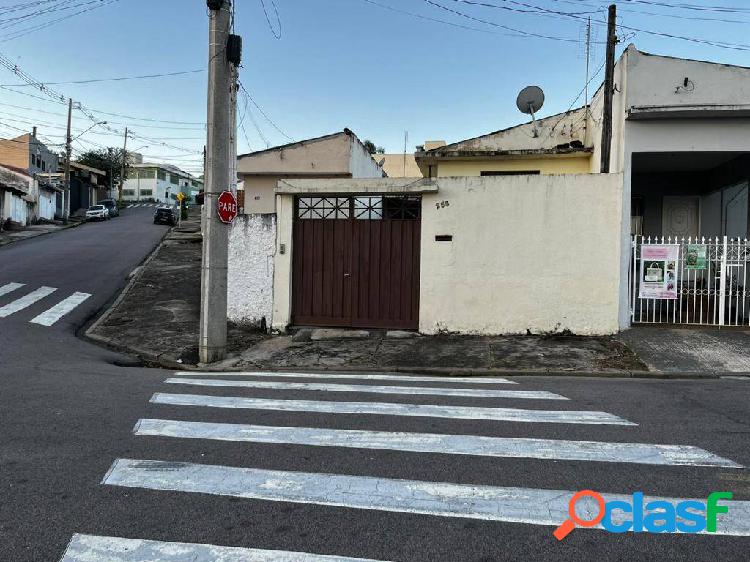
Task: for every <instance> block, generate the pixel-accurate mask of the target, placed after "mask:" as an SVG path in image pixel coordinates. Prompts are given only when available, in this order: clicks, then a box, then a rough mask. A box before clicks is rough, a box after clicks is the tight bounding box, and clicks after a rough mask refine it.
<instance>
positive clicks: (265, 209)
mask: <svg viewBox="0 0 750 562" xmlns="http://www.w3.org/2000/svg"><path fill="white" fill-rule="evenodd" d="M384 175H385V174H384V172H383V169H382V168H381V167H380V166H378V164H377V163H376V162H375V161H374V160H373V158H372V157H371V156H370V153H369V152H368V151H367V149H366V148H365V146H364V144H362V141H360V140H359V138H358V137H357V135H355V134H354V133H353V132H352V131H351V130H349V129H344V130H343V131H341V132H338V133H333V134H331V135H325V136H322V137H317V138H312V139H307V140H303V141H298V142H293V143H290V144H285V145H281V146H275V147H273V148H269V149H266V150H259V151H257V152H250V153H248V154H242V155H240V156H238V157H237V176H238V179H239V180H240V181H241V182H242V183H243V186H244V190H243V191H240V192H239V196H238V198H239V203H240V208H242V209H244V213H247V214H250V213H274V212H275V211H276V201H275V196H274V189H275V188H276V184H277V183H278V181H279V180H281V179H288V178H380V177H384Z"/></svg>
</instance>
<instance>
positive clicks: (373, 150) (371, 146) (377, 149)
mask: <svg viewBox="0 0 750 562" xmlns="http://www.w3.org/2000/svg"><path fill="white" fill-rule="evenodd" d="M362 144H364V145H365V149H366V150H367V152H369V153H370V154H385V148H383V147H382V146H375V143H374V142H372V141H371V140H369V139H368V140H366V141H364V142H363V143H362Z"/></svg>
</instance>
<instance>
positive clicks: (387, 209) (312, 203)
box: [297, 195, 422, 220]
mask: <svg viewBox="0 0 750 562" xmlns="http://www.w3.org/2000/svg"><path fill="white" fill-rule="evenodd" d="M421 214H422V198H421V197H420V196H418V195H392V196H389V195H361V196H355V197H299V198H298V199H297V218H300V219H350V218H351V219H355V220H383V219H394V220H399V219H400V220H417V219H419V218H420V216H421Z"/></svg>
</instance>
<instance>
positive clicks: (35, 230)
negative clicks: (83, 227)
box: [0, 219, 81, 246]
mask: <svg viewBox="0 0 750 562" xmlns="http://www.w3.org/2000/svg"><path fill="white" fill-rule="evenodd" d="M80 224H81V222H80V221H78V220H76V219H71V222H70V223H69V224H67V225H65V224H62V222H60V221H55V222H54V223H52V224H33V225H30V226H27V227H25V228H23V229H22V230H3V231H2V232H0V246H6V245H8V244H12V243H13V242H18V241H19V240H28V239H29V238H36V237H37V236H44V235H45V234H52V233H55V232H59V231H61V230H65V229H67V228H74V227H76V226H78V225H80Z"/></svg>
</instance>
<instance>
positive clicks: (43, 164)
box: [0, 127, 58, 176]
mask: <svg viewBox="0 0 750 562" xmlns="http://www.w3.org/2000/svg"><path fill="white" fill-rule="evenodd" d="M0 165H2V166H10V167H12V168H17V169H20V170H23V171H24V172H26V173H27V174H29V175H32V176H33V175H35V174H45V173H55V172H57V171H58V156H57V154H55V153H54V152H53V151H51V150H50V149H49V148H48V147H47V146H46V145H45V144H44V143H43V142H42V141H40V140H39V139H38V138H37V137H36V127H35V128H34V131H33V132H31V133H26V134H24V135H20V136H18V137H15V138H13V139H0Z"/></svg>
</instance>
